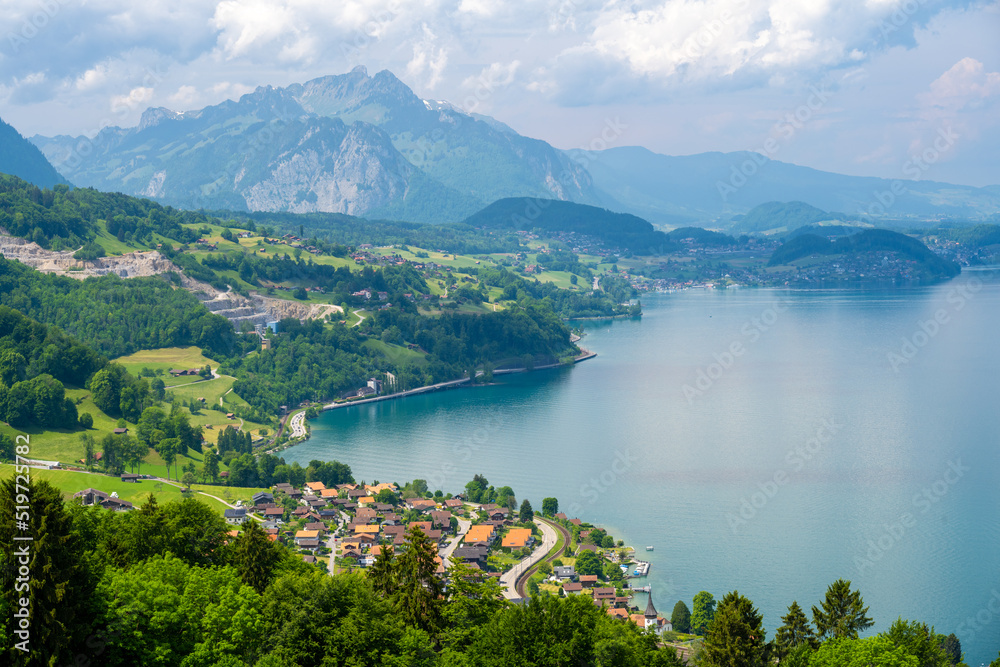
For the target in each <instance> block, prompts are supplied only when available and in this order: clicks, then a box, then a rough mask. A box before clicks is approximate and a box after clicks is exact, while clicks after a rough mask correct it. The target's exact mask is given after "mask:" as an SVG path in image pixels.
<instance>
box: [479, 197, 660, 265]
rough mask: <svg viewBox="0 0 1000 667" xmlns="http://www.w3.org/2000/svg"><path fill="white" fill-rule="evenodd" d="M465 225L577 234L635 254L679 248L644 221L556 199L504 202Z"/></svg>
mask: <svg viewBox="0 0 1000 667" xmlns="http://www.w3.org/2000/svg"><path fill="white" fill-rule="evenodd" d="M465 224H467V225H469V226H470V227H482V228H484V229H491V230H505V229H509V230H521V231H535V230H537V231H538V232H539V233H545V234H551V233H556V232H575V233H577V234H585V235H587V236H592V237H594V238H597V239H600V240H602V241H604V242H605V243H607V244H609V245H611V246H617V247H619V248H622V249H624V250H630V251H632V252H634V253H636V254H652V253H661V254H662V253H664V252H669V251H670V250H674V249H677V248H678V247H679V246H678V245H677V244H676V243H675V242H673V241H671V240H670V238H668V237H667V235H666V234H664V233H663V232H659V231H656V229H655V228H654V227H653V225H652V224H651V223H649V222H647V221H645V220H643V219H642V218H638V217H636V216H634V215H629V214H627V213H614V212H612V211H608V210H606V209H603V208H597V207H594V206H586V205H585V204H574V203H572V202H565V201H556V200H553V199H537V198H530V197H514V198H510V199H501V200H499V201H495V202H493V203H492V204H490V205H489V206H487V207H486V208H484V209H483V210H482V211H479V212H478V213H476V214H474V215H471V216H469V217H468V218H467V219H466V220H465Z"/></svg>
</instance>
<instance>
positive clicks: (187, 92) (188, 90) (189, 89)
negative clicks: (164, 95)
mask: <svg viewBox="0 0 1000 667" xmlns="http://www.w3.org/2000/svg"><path fill="white" fill-rule="evenodd" d="M197 95H198V89H197V88H195V87H194V86H181V87H180V88H178V89H177V92H176V93H174V94H173V95H171V96H170V102H171V103H173V104H174V105H175V106H176V107H178V108H186V107H187V106H188V105H190V104H191V103H192V102H194V100H195V99H196V98H197Z"/></svg>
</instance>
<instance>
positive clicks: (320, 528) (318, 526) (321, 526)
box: [304, 521, 326, 537]
mask: <svg viewBox="0 0 1000 667" xmlns="http://www.w3.org/2000/svg"><path fill="white" fill-rule="evenodd" d="M304 528H305V529H306V530H315V531H316V532H318V533H319V535H318V537H322V536H323V533H325V532H326V524H325V523H323V522H322V521H310V522H309V523H307V524H306V525H305V526H304Z"/></svg>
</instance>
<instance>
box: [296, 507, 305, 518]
mask: <svg viewBox="0 0 1000 667" xmlns="http://www.w3.org/2000/svg"><path fill="white" fill-rule="evenodd" d="M306 514H309V510H308V509H306V508H305V507H296V508H295V510H294V511H292V516H294V517H295V518H301V517H304V516H305V515H306Z"/></svg>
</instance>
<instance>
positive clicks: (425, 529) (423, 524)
mask: <svg viewBox="0 0 1000 667" xmlns="http://www.w3.org/2000/svg"><path fill="white" fill-rule="evenodd" d="M433 527H434V526H433V524H432V523H431V522H430V521H411V522H410V523H409V524H408V525H407V527H406V530H407V532H409V531H411V530H413V529H415V528H419V529H420V532H422V533H423V534H424V535H426V534H427V533H429V532H431V529H432V528H433Z"/></svg>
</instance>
